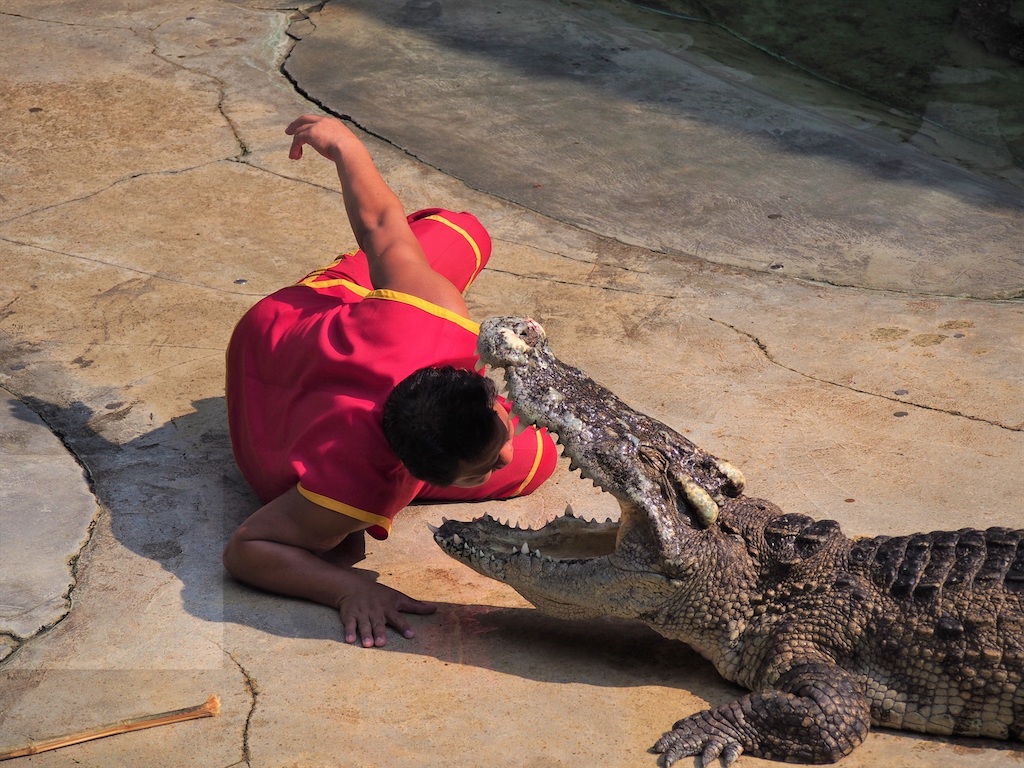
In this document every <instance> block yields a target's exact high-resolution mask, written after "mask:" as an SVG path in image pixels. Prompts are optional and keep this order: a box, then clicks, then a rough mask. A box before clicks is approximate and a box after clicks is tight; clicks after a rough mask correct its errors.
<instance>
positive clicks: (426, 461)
mask: <svg viewBox="0 0 1024 768" xmlns="http://www.w3.org/2000/svg"><path fill="white" fill-rule="evenodd" d="M497 396H498V391H497V388H496V387H495V386H494V382H493V381H491V380H490V379H488V378H487V377H486V376H480V375H479V374H477V373H474V372H473V371H467V370H462V369H459V368H453V367H452V366H444V367H440V368H420V369H419V370H418V371H416V372H415V373H413V374H411V375H410V376H408V377H406V378H405V379H403V380H402V381H400V382H399V383H398V385H397V386H396V387H395V388H394V390H392V392H391V394H390V395H389V396H388V399H387V401H386V402H385V403H384V436H385V437H386V438H387V441H388V444H389V445H390V446H391V450H393V451H394V452H395V454H396V455H397V456H398V458H399V459H400V460H401V461H402V463H403V464H405V467H406V469H408V470H409V473H410V474H411V475H412V476H413V477H416V478H418V479H420V480H426V481H427V482H428V483H433V484H434V485H441V486H444V485H451V484H452V483H453V482H454V481H455V480H457V479H458V477H459V469H460V465H461V464H462V462H473V461H476V460H478V459H480V458H481V457H482V456H484V454H485V452H486V451H487V450H488V449H489V448H491V449H493V448H494V447H496V446H497V444H498V439H499V437H500V438H501V439H502V442H504V439H505V435H504V433H503V429H504V425H503V424H502V422H501V419H500V418H499V417H498V414H496V413H495V412H494V402H495V399H496V398H497Z"/></svg>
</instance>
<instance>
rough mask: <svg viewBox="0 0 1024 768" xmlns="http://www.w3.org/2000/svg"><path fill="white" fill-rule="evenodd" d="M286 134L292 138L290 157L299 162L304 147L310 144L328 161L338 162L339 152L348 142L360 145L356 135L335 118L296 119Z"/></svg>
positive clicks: (290, 124) (303, 117) (313, 117)
mask: <svg viewBox="0 0 1024 768" xmlns="http://www.w3.org/2000/svg"><path fill="white" fill-rule="evenodd" d="M284 132H285V133H286V134H288V135H289V136H291V137H292V146H291V148H290V149H289V150H288V157H289V158H290V159H292V160H299V159H300V158H301V157H302V147H303V145H305V144H308V145H309V146H311V147H312V148H313V149H315V150H316V151H317V152H319V153H320V154H321V155H323V156H324V157H326V158H327V159H328V160H333V161H335V162H337V160H338V155H337V152H339V151H341V150H342V148H343V147H344V145H345V144H346V143H348V142H353V141H354V142H356V143H359V140H358V139H357V138H356V136H355V134H353V133H352V131H350V130H349V129H348V128H347V127H345V124H344V123H342V122H341V121H340V120H337V119H335V118H333V117H324V116H322V115H303V116H302V117H299V118H296V119H295V120H293V121H292V122H291V123H289V125H288V127H287V128H285V129H284Z"/></svg>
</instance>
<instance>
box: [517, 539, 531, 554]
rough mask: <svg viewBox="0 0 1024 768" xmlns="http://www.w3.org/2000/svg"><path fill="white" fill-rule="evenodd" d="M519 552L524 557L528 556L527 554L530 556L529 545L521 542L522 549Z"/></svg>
mask: <svg viewBox="0 0 1024 768" xmlns="http://www.w3.org/2000/svg"><path fill="white" fill-rule="evenodd" d="M519 551H520V552H522V553H523V554H524V555H528V554H530V547H529V545H527V543H526V542H525V541H524V542H523V546H522V547H521V548H520V549H519Z"/></svg>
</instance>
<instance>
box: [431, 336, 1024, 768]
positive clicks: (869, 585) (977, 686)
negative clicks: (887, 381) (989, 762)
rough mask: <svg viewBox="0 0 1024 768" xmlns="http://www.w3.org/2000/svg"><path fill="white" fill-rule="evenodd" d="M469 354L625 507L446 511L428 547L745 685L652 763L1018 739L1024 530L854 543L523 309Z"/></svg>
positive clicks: (829, 758) (813, 759) (543, 604)
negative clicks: (632, 393) (592, 365)
mask: <svg viewBox="0 0 1024 768" xmlns="http://www.w3.org/2000/svg"><path fill="white" fill-rule="evenodd" d="M478 352H479V354H480V359H481V361H482V362H483V363H485V364H487V365H489V366H491V367H492V368H493V369H497V368H503V369H504V376H505V382H506V385H507V387H508V392H509V395H510V398H511V400H512V402H513V404H514V406H513V407H514V412H515V413H516V414H517V415H518V416H519V417H520V419H521V420H523V421H525V422H529V423H533V424H536V425H539V426H543V427H546V428H547V430H548V431H549V432H550V433H551V434H552V436H553V437H554V438H555V439H556V440H557V441H558V442H559V443H560V444H561V446H562V452H563V455H564V456H568V458H569V462H570V463H569V466H570V469H571V470H573V471H575V470H578V471H579V472H580V474H581V475H582V476H583V477H584V478H587V479H589V480H592V481H593V482H594V483H595V484H596V485H597V486H598V487H599V488H600V489H601V490H603V491H605V492H608V493H610V494H612V495H613V496H614V497H615V498H616V499H617V500H618V502H619V506H620V508H621V515H620V517H619V520H617V521H613V520H611V519H609V520H606V521H604V522H599V521H588V520H584V519H582V518H580V517H577V516H575V515H574V514H573V513H572V510H571V507H569V508H567V509H566V512H565V514H564V515H562V516H560V517H558V518H557V519H555V520H553V521H551V522H549V523H548V524H546V525H545V526H543V527H541V528H539V529H536V530H535V529H532V528H520V527H519V526H510V525H507V524H503V523H501V522H499V521H498V520H496V519H495V518H493V517H491V516H490V515H484V516H483V517H481V518H479V519H477V520H474V521H471V522H463V521H457V520H445V521H444V522H443V524H442V525H441V526H440V527H439V528H437V529H435V531H434V539H435V541H436V542H437V543H438V544H439V545H440V547H441V548H442V549H443V550H444V551H445V552H446V553H447V554H449V555H451V556H452V557H454V558H455V559H457V560H459V561H460V562H462V563H464V564H466V565H468V566H469V567H471V568H473V569H474V570H476V571H478V572H479V573H481V574H483V575H485V576H488V577H491V578H494V579H497V580H499V581H501V582H504V583H506V584H508V585H509V586H511V587H512V588H513V589H515V590H516V591H517V592H519V594H521V595H522V596H523V597H524V598H526V600H528V601H529V602H530V603H532V604H533V605H534V606H536V607H537V608H538V609H540V610H542V611H544V612H546V613H549V614H552V615H554V616H558V617H563V618H591V617H601V616H610V617H619V618H625V619H632V620H639V621H641V622H643V623H645V624H647V625H648V626H650V627H651V628H653V629H654V630H656V631H657V632H659V633H660V634H662V635H664V636H665V637H667V638H670V639H674V640H679V641H682V642H683V643H686V644H688V645H689V646H691V647H692V648H693V649H695V650H696V651H697V652H699V653H700V654H701V655H702V656H704V657H705V658H706V659H708V660H709V661H710V662H711V663H712V664H713V665H714V666H715V668H716V669H717V671H718V672H719V674H720V675H722V676H723V677H724V678H726V679H727V680H730V681H732V682H734V683H737V684H738V685H740V686H743V687H744V688H746V689H747V690H749V691H750V693H748V694H746V695H744V696H742V697H741V698H739V699H737V700H736V701H731V702H728V703H726V704H724V705H722V706H719V707H717V708H711V709H707V710H705V711H702V712H697V713H695V714H693V715H690V716H688V717H685V718H683V719H681V720H679V721H678V722H677V723H675V724H674V725H673V726H672V728H671V730H670V731H668V732H667V733H665V734H664V735H663V736H661V738H660V739H658V741H657V743H655V744H654V746H653V747H651V749H650V751H651V752H652V753H656V754H658V755H659V757H658V763H659V765H661V766H670V765H672V764H673V763H674V762H676V761H678V760H679V759H681V758H683V757H687V756H693V757H697V758H699V759H700V760H701V764H702V765H704V766H709V765H711V764H712V763H713V762H714V761H715V760H720V761H721V762H722V763H723V764H724V765H726V766H728V765H731V764H732V763H733V762H735V761H736V759H737V758H738V757H739V755H740V754H741V753H747V754H752V755H755V756H758V757H762V758H766V759H774V760H784V761H788V762H797V763H829V762H835V761H837V760H839V759H840V758H842V757H844V756H845V755H848V754H849V753H850V752H852V751H853V750H854V749H855V748H856V747H857V746H858V745H859V744H861V743H862V742H863V741H864V739H865V738H866V737H867V735H868V731H869V729H870V728H871V727H872V726H882V727H888V728H896V729H904V730H908V731H916V732H920V733H927V734H941V735H947V736H979V737H989V738H993V739H1013V740H1021V739H1022V731H1024V684H1022V677H1024V546H1022V544H1021V542H1022V540H1024V530H1012V529H1009V528H989V529H987V530H974V529H962V530H958V531H937V532H932V533H918V534H913V535H909V536H876V537H874V538H849V537H847V536H846V535H844V534H843V532H842V530H841V529H840V526H839V524H838V523H837V522H835V521H833V520H816V519H813V518H811V517H808V516H806V515H802V514H792V513H790V514H787V513H785V512H783V510H781V509H780V508H779V507H777V506H776V505H775V504H773V503H771V502H769V501H765V500H762V499H757V498H752V497H749V496H747V495H746V494H745V482H744V479H743V475H742V474H741V473H740V471H739V470H738V469H736V468H735V467H733V466H732V465H730V464H729V463H728V462H726V461H724V460H722V459H719V458H716V457H715V456H713V455H711V454H710V453H707V452H705V451H704V450H702V449H701V448H699V447H697V446H696V445H695V444H694V443H692V442H691V441H690V440H688V439H687V438H685V437H683V436H682V435H680V434H678V433H677V432H676V431H674V430H673V429H671V428H669V427H668V426H666V425H665V424H663V423H661V422H659V421H657V420H655V419H653V418H651V417H649V416H647V415H645V414H643V413H640V412H638V411H636V410H634V409H632V408H630V407H629V406H628V405H626V404H625V403H623V402H622V401H621V400H620V399H619V398H617V397H616V396H615V395H614V394H612V393H611V392H610V391H609V390H608V389H606V388H605V387H603V386H601V385H600V384H598V383H597V382H595V381H594V380H593V379H591V378H590V377H588V376H587V375H585V374H584V373H583V372H581V371H580V370H579V369H577V368H574V367H572V366H570V365H568V364H566V363H563V362H562V361H560V360H558V359H557V358H556V357H555V355H554V354H553V353H552V351H551V349H550V346H549V344H548V342H547V338H546V335H545V332H544V329H543V328H542V327H541V326H540V325H539V324H538V323H536V322H534V321H533V320H531V319H529V318H514V317H495V318H490V319H488V320H486V321H485V322H484V323H483V324H482V325H481V330H480V337H479V344H478Z"/></svg>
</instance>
